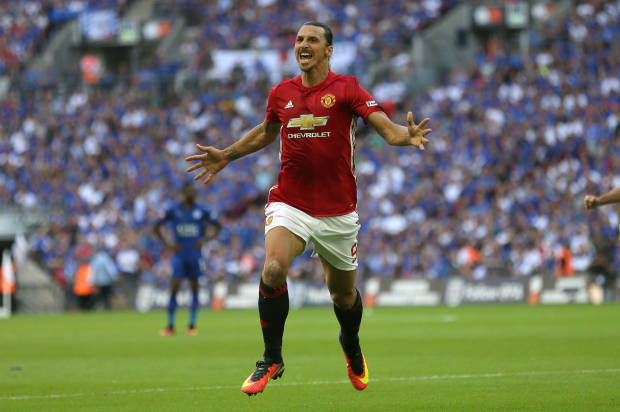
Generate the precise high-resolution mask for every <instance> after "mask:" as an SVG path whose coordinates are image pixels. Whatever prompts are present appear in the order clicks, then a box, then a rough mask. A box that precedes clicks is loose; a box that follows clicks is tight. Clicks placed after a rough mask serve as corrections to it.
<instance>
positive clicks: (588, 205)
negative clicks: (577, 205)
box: [583, 195, 598, 210]
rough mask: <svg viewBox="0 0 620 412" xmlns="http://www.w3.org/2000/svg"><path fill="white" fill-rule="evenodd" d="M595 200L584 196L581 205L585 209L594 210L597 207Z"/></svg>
mask: <svg viewBox="0 0 620 412" xmlns="http://www.w3.org/2000/svg"><path fill="white" fill-rule="evenodd" d="M597 203H598V202H597V198H596V196H592V195H586V197H584V198H583V204H584V205H585V207H586V209H588V210H589V209H594V208H595V207H596V206H598V204H597Z"/></svg>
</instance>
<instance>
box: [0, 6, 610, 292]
mask: <svg viewBox="0 0 620 412" xmlns="http://www.w3.org/2000/svg"><path fill="white" fill-rule="evenodd" d="M262 3H265V7H263V8H261V9H260V10H262V13H261V14H258V15H253V14H251V13H250V12H247V13H240V14H239V16H240V17H239V18H238V19H231V21H229V22H223V21H221V20H220V19H222V18H223V17H222V16H226V15H228V14H227V13H226V12H227V11H229V10H230V9H231V7H232V2H227V1H220V2H218V5H219V8H217V9H206V8H201V9H200V10H201V11H200V13H203V14H201V16H204V18H205V19H207V20H206V21H212V22H221V24H220V23H217V24H215V23H214V24H212V25H211V24H207V23H204V24H203V25H202V26H201V30H200V32H199V34H198V36H197V37H196V38H193V39H191V43H190V46H191V47H193V48H194V49H192V50H194V52H195V53H194V52H193V53H194V54H195V55H196V56H199V55H200V54H201V53H200V51H204V50H209V48H210V47H212V45H209V44H208V42H209V41H211V40H210V39H213V40H212V41H217V42H223V43H224V44H226V45H228V46H230V47H258V48H260V47H267V46H269V45H271V43H273V44H275V45H276V47H281V48H286V47H292V41H291V38H290V37H288V35H286V36H284V37H283V38H282V39H281V43H279V42H280V40H278V39H279V38H280V37H279V36H280V35H281V33H279V32H278V33H273V32H272V31H271V30H272V29H273V27H275V26H276V25H275V24H274V23H273V21H274V20H273V19H274V17H273V15H274V13H275V14H276V15H277V20H278V21H288V20H290V21H297V19H300V18H301V16H304V11H303V10H300V11H298V12H297V13H299V15H297V14H295V15H288V14H286V15H283V13H284V12H282V11H281V9H279V8H277V4H276V2H275V1H270V0H262ZM370 3H372V2H369V4H368V5H365V3H364V2H361V3H360V2H358V3H356V6H345V5H342V6H340V7H338V5H339V4H340V3H339V2H336V1H333V2H331V1H330V2H327V3H325V2H322V3H319V2H312V1H311V2H308V3H307V6H304V7H308V8H309V9H308V10H309V11H310V12H311V15H313V16H316V18H317V19H318V20H320V19H321V18H322V17H324V16H323V15H322V14H321V12H322V11H324V12H325V13H328V14H327V18H326V19H327V20H328V21H329V22H331V23H332V27H333V28H334V29H335V35H336V38H337V39H338V38H340V39H347V40H351V41H355V42H356V44H357V45H358V48H359V49H360V50H363V51H368V53H384V52H385V53H402V51H403V45H402V44H400V45H399V43H398V39H402V41H403V42H406V39H407V38H410V37H411V36H412V34H413V33H414V32H415V30H418V29H419V27H422V26H423V25H424V23H423V21H424V18H423V17H422V14H424V13H426V15H429V16H432V15H431V14H430V13H440V11H441V10H443V9H442V7H444V6H445V4H447V3H444V2H441V1H419V2H411V1H408V2H403V1H396V0H395V1H385V2H382V5H381V7H380V8H376V7H373V6H371V5H370ZM179 4H182V5H184V6H183V7H185V9H187V8H188V7H190V6H192V5H193V2H180V3H179ZM240 4H241V5H240V6H239V8H238V10H246V11H247V10H253V9H252V8H251V7H249V6H248V5H246V4H245V3H243V2H242V3H240ZM321 4H323V5H321ZM324 4H327V5H324ZM244 5H245V6H244ZM235 8H237V6H236V5H235ZM401 8H406V9H407V10H409V11H411V10H413V11H417V10H423V12H420V13H421V14H420V15H419V16H420V17H419V21H417V20H416V22H411V21H401V22H398V23H395V22H396V21H395V20H393V19H392V18H393V17H394V16H404V15H405V13H398V10H401ZM272 9H273V10H272ZM210 10H214V11H210ZM269 10H271V11H269ZM284 10H286V8H284ZM433 10H434V11H433ZM362 11H363V13H362ZM306 12H308V11H306ZM368 13H370V15H373V13H378V15H377V16H378V17H377V18H376V19H375V18H373V19H369V20H372V22H370V21H365V20H364V19H362V18H356V16H358V14H363V15H364V16H366V15H369V14H368ZM381 13H383V14H381ZM394 13H395V14H394ZM407 14H408V15H409V16H410V17H409V18H411V16H418V14H416V13H407ZM234 15H235V16H236V15H237V14H234ZM398 18H400V17H398ZM403 18H404V17H403ZM417 18H418V17H416V19H417ZM209 19H211V20H209ZM302 20H305V19H302ZM201 21H205V20H201ZM249 22H254V24H249ZM300 22H301V20H300ZM225 27H228V31H222V30H224V29H223V28H225ZM295 27H297V26H295ZM291 28H292V29H293V27H291ZM293 33H294V32H293ZM263 35H264V36H265V37H264V39H263V40H261V36H263ZM364 36H371V37H372V39H371V40H368V39H366V40H364V39H363V37H364ZM407 36H409V37H407ZM618 38H620V7H618V6H617V4H614V3H609V4H608V3H607V2H596V1H592V2H588V3H585V4H583V5H581V6H579V7H577V8H575V10H574V12H573V13H572V14H571V15H570V16H568V17H567V18H566V19H564V20H561V21H559V22H558V23H557V24H553V25H547V26H545V27H544V29H543V30H542V31H541V32H538V33H532V34H531V35H530V49H529V55H528V56H527V58H524V57H523V56H519V54H518V53H517V52H516V51H515V52H512V53H511V52H510V51H509V50H506V49H505V48H504V47H502V45H501V43H500V42H497V43H496V44H495V47H493V49H492V50H490V51H488V52H486V53H483V54H481V55H480V56H479V58H478V60H477V61H476V63H475V64H474V65H473V66H472V67H471V68H467V69H462V70H460V71H458V72H455V73H453V75H452V77H451V79H450V81H449V82H448V83H446V84H443V85H441V86H438V87H433V88H431V89H429V90H428V91H427V92H426V93H425V94H424V95H420V96H413V95H412V94H411V93H410V89H409V83H408V81H407V79H408V77H407V71H406V70H400V68H401V67H400V66H395V67H394V70H392V71H391V72H389V73H387V75H386V76H385V77H384V78H382V79H381V80H380V81H378V82H374V83H372V84H364V86H365V87H366V88H367V89H368V90H369V91H371V93H373V94H374V96H375V98H376V99H377V100H378V101H380V102H381V103H382V104H384V105H385V107H386V110H388V111H389V114H390V115H391V117H392V119H393V120H394V121H396V122H401V123H404V122H405V118H406V112H407V111H408V110H413V112H414V114H415V116H416V118H417V121H419V120H421V118H423V117H430V118H431V123H430V127H431V128H432V129H433V133H432V134H431V135H430V136H431V143H430V144H429V145H428V146H427V150H426V151H425V152H423V153H422V152H419V151H415V150H413V149H406V148H405V149H404V148H392V147H389V146H387V145H386V144H385V143H384V142H383V141H382V139H381V138H380V137H379V136H377V135H376V134H375V133H374V132H373V131H372V129H371V128H368V127H361V129H360V131H359V134H358V139H357V171H358V174H359V179H358V185H359V191H358V193H359V201H358V211H359V214H360V217H361V220H362V230H361V232H360V235H359V249H358V250H359V255H360V272H361V274H362V276H371V275H373V276H382V277H389V278H392V277H412V276H416V277H417V276H423V277H429V278H437V277H447V276H453V275H460V276H466V277H470V278H476V279H479V278H483V277H486V276H510V275H514V274H516V275H518V276H529V275H531V274H534V273H540V272H557V273H558V274H559V275H565V274H570V273H571V272H572V271H582V270H587V269H588V268H589V267H591V266H592V265H593V264H594V263H596V262H597V259H599V260H600V258H599V257H597V256H598V255H597V253H598V250H599V249H601V248H598V247H597V242H603V243H605V242H606V243H605V245H606V249H605V250H606V252H605V253H607V258H606V259H607V260H608V261H610V264H614V263H613V262H614V259H615V260H616V261H617V253H616V249H615V244H613V241H612V244H611V246H610V245H609V239H613V238H614V236H615V234H616V233H615V232H616V231H617V229H616V228H617V226H618V219H617V217H616V214H615V213H613V208H611V207H608V208H605V209H601V210H598V211H595V212H591V213H587V212H586V211H585V210H584V208H583V206H582V199H583V195H584V194H585V193H590V192H592V193H598V192H603V191H605V190H608V189H609V188H611V187H612V186H618V185H620V175H618V176H617V171H618V170H619V166H620V165H618V162H620V160H618V159H620V156H619V153H618V152H619V148H620V146H619V144H620V140H618V138H620V136H619V135H618V134H619V133H618V125H619V124H620V81H619V80H618V79H619V78H620V44H619V43H618V41H617V39H618ZM395 39H396V40H395ZM386 50H387V51H386ZM361 54H363V53H361ZM368 56H370V55H368ZM373 56H374V57H372V58H381V55H379V56H376V55H373ZM194 63H195V61H194ZM360 67H362V68H363V67H364V66H360ZM350 74H356V73H355V72H354V71H352V73H350ZM272 86H273V84H272V82H271V81H270V80H269V76H268V73H267V72H266V71H265V70H264V69H261V68H260V67H259V68H257V69H256V72H255V73H252V74H251V75H248V73H247V72H245V71H244V69H242V68H239V67H237V68H236V69H235V70H233V71H232V72H231V74H230V77H229V78H228V79H224V80H217V81H211V82H209V83H208V84H207V85H206V86H205V87H203V88H201V89H198V90H194V91H193V92H187V93H170V94H167V95H166V97H165V98H162V97H161V95H160V94H158V92H157V91H154V90H152V89H145V88H140V87H136V86H135V85H132V84H116V85H114V87H112V88H111V89H109V90H105V91H103V90H100V89H97V88H93V89H89V90H86V89H79V90H76V91H66V90H64V89H63V90H60V89H53V88H48V89H47V90H46V91H45V92H44V93H42V95H41V96H38V95H37V98H36V99H35V97H34V95H33V94H29V93H26V94H23V93H17V92H15V93H10V94H9V96H8V98H7V99H5V100H4V101H2V102H0V119H1V120H2V121H0V137H1V138H0V166H1V168H0V170H1V172H0V204H18V205H20V206H22V207H27V208H28V207H31V208H37V207H42V206H44V207H47V208H50V209H52V210H53V211H54V212H53V214H52V221H51V223H50V225H48V226H45V227H41V228H40V229H39V230H38V231H37V232H36V233H34V235H33V236H32V238H31V246H32V248H33V250H34V251H35V252H36V254H37V256H38V258H39V259H40V261H41V262H42V263H43V264H44V265H45V266H47V267H48V268H50V270H51V271H52V272H53V273H54V274H55V276H56V277H57V278H58V279H59V281H64V280H65V279H66V278H67V277H70V276H71V274H72V273H74V272H75V270H76V268H77V267H78V265H79V262H80V260H84V259H87V258H88V257H89V256H91V255H92V254H93V253H95V251H97V250H99V251H101V250H103V251H106V253H109V254H110V255H111V256H112V257H113V258H114V259H115V261H116V263H117V265H118V266H119V269H120V272H121V273H122V274H123V275H124V276H131V277H136V276H140V277H141V278H142V279H143V280H144V281H157V282H159V281H161V282H165V280H166V279H167V277H168V276H169V273H170V267H169V262H168V255H167V254H168V252H167V251H165V250H163V249H162V247H161V245H160V244H159V243H158V242H156V241H155V239H154V236H153V234H152V231H151V228H152V225H153V223H154V221H155V220H156V219H157V217H158V215H159V214H160V213H161V212H162V211H163V209H164V208H165V206H166V205H167V203H168V202H170V201H173V200H178V195H177V193H178V192H179V188H180V186H181V184H182V182H183V180H184V179H187V178H188V177H189V176H188V175H187V174H186V173H185V168H186V167H187V165H186V164H185V162H184V160H183V158H184V157H185V155H186V154H189V153H192V152H194V144H195V143H196V142H200V143H201V144H206V145H213V146H215V147H220V148H223V147H225V146H227V145H229V144H231V143H232V142H234V141H235V140H237V139H238V138H240V137H241V136H242V135H243V133H244V132H245V131H247V130H248V129H250V128H251V127H253V126H254V125H255V124H257V123H259V122H261V121H262V120H263V118H264V109H265V105H266V96H267V94H268V92H269V90H270V88H271V87H272ZM277 150H278V148H277V145H275V144H274V145H272V146H271V147H268V148H267V149H265V150H263V151H261V152H259V153H257V154H254V155H252V156H249V157H246V158H242V159H240V160H237V161H236V162H235V163H234V164H232V165H231V166H229V167H228V168H226V169H224V170H223V171H222V172H221V173H220V174H219V175H218V176H217V178H216V179H214V181H213V182H212V183H211V184H210V185H208V186H204V187H203V186H201V185H200V187H199V199H200V201H201V203H203V204H204V205H206V206H207V207H209V208H211V209H213V210H214V211H216V212H217V213H218V214H219V215H220V218H221V221H222V222H223V224H224V229H223V230H222V232H221V233H220V235H219V237H218V238H217V239H214V240H212V241H211V242H209V243H208V244H207V245H206V246H205V250H204V252H205V254H206V255H207V256H208V259H207V261H208V268H209V269H208V271H209V273H210V274H211V275H212V276H213V277H224V278H227V279H229V280H230V281H239V280H248V279H256V278H257V277H258V275H259V274H260V269H261V265H262V260H263V258H264V256H263V253H264V252H263V228H264V226H263V224H264V223H263V206H264V203H265V201H266V194H267V191H268V189H269V187H270V186H271V185H272V184H273V183H274V182H275V179H276V176H277V172H278V169H279V161H278V153H277ZM85 245H87V246H86V247H85ZM320 273H321V271H320V264H319V262H318V261H317V260H316V259H311V258H310V256H309V253H306V254H305V255H304V256H303V257H300V258H299V259H297V260H296V261H295V264H294V266H293V268H292V274H293V276H299V277H305V278H311V279H317V280H318V279H320V276H321V275H320Z"/></svg>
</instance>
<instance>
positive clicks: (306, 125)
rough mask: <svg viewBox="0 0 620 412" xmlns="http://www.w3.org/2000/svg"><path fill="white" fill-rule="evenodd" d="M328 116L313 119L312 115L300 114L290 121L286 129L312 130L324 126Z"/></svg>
mask: <svg viewBox="0 0 620 412" xmlns="http://www.w3.org/2000/svg"><path fill="white" fill-rule="evenodd" d="M327 119H329V116H319V117H314V115H313V114H302V115H301V116H299V117H296V118H294V119H290V120H289V121H288V124H287V125H286V127H299V129H300V130H314V128H315V127H316V126H325V125H326V124H327Z"/></svg>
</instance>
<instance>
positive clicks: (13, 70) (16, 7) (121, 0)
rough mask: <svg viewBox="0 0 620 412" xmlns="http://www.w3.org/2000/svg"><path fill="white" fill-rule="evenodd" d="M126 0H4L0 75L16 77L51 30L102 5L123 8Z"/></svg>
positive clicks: (0, 15) (1, 4) (0, 18)
mask: <svg viewBox="0 0 620 412" xmlns="http://www.w3.org/2000/svg"><path fill="white" fill-rule="evenodd" d="M124 4H125V0H26V1H22V0H4V1H2V2H0V75H4V74H10V75H14V76H17V75H19V72H20V70H21V69H23V65H24V63H26V62H27V61H28V59H30V58H31V57H32V56H33V55H34V53H35V52H36V51H37V49H38V47H40V45H41V43H42V42H44V40H46V39H47V38H48V37H49V36H48V35H49V32H50V31H51V29H53V28H54V27H56V26H57V25H60V24H62V23H65V22H67V21H69V20H72V19H74V18H76V17H77V16H78V15H79V13H81V12H84V11H87V10H95V9H100V8H114V9H117V10H121V9H122V7H123V6H124Z"/></svg>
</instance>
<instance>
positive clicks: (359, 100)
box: [266, 71, 383, 217]
mask: <svg viewBox="0 0 620 412" xmlns="http://www.w3.org/2000/svg"><path fill="white" fill-rule="evenodd" d="M379 110H383V109H382V108H381V106H379V105H378V104H377V102H376V101H375V99H374V98H373V97H372V96H371V95H370V93H368V92H367V91H366V90H364V89H363V88H362V87H361V86H360V85H359V83H358V82H357V79H356V78H355V77H351V76H343V75H339V74H334V73H332V72H331V71H330V72H329V74H328V76H327V78H326V79H325V80H324V81H323V82H321V83H319V84H318V85H316V86H313V87H305V86H304V85H303V84H302V83H301V76H297V77H295V78H293V79H286V80H284V81H283V82H282V83H280V84H279V85H277V86H276V87H274V88H273V89H271V92H270V93H269V100H268V102H267V116H266V121H268V122H272V123H281V124H282V129H281V130H280V136H281V140H280V153H281V161H282V167H281V168H280V174H279V175H278V184H277V185H275V186H273V187H272V188H271V189H270V191H269V202H284V203H286V204H288V205H290V206H293V207H295V208H297V209H299V210H302V211H304V212H306V213H307V214H309V215H311V216H316V217H321V216H339V215H345V214H347V213H351V212H353V211H354V210H355V208H356V204H357V186H356V183H355V128H356V125H357V117H358V116H361V117H362V118H363V119H364V121H366V118H367V117H368V115H369V114H370V113H372V112H374V111H379Z"/></svg>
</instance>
